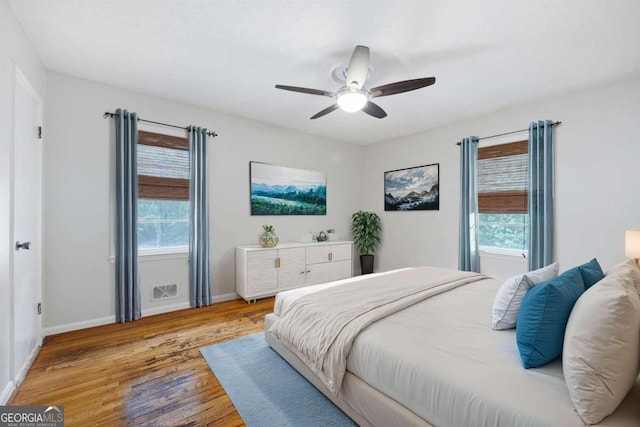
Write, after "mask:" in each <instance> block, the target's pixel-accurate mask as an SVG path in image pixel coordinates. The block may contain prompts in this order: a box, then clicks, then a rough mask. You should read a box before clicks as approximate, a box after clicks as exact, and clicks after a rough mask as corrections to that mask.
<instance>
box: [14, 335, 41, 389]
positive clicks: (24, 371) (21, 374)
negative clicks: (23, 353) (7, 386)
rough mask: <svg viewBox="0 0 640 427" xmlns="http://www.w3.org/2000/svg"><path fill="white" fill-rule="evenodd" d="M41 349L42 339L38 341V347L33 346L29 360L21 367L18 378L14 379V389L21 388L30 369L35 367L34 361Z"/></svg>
mask: <svg viewBox="0 0 640 427" xmlns="http://www.w3.org/2000/svg"><path fill="white" fill-rule="evenodd" d="M40 348H42V339H40V341H38V342H37V343H36V345H34V346H33V348H32V349H31V352H30V353H29V356H27V360H25V361H24V363H23V364H22V366H21V367H20V370H19V371H18V373H17V374H16V377H15V378H14V379H13V384H14V387H16V388H17V387H20V384H22V381H23V380H24V377H26V376H27V372H29V368H31V365H33V361H34V360H36V356H37V355H38V353H39V352H40Z"/></svg>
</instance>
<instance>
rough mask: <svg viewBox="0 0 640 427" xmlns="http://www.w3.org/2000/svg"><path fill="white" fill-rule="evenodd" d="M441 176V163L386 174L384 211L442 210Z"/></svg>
mask: <svg viewBox="0 0 640 427" xmlns="http://www.w3.org/2000/svg"><path fill="white" fill-rule="evenodd" d="M439 174H440V164H439V163H434V164H432V165H425V166H416V167H412V168H406V169H398V170H393V171H388V172H385V173H384V210H385V211H437V210H440V186H439V180H440V177H439Z"/></svg>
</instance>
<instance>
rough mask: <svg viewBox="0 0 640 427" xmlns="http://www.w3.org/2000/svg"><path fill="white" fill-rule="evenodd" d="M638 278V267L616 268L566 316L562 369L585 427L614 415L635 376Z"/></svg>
mask: <svg viewBox="0 0 640 427" xmlns="http://www.w3.org/2000/svg"><path fill="white" fill-rule="evenodd" d="M632 262H633V261H632ZM638 275H640V271H638V267H635V266H632V265H629V264H627V263H622V264H618V265H617V266H615V267H613V268H612V269H611V270H609V271H608V272H607V275H606V276H605V277H604V279H602V280H601V281H599V282H598V283H597V284H596V285H594V286H592V287H591V288H589V289H588V290H587V291H586V292H585V293H584V294H582V296H581V297H580V298H579V299H578V301H577V302H576V304H575V306H574V307H573V310H572V311H571V315H570V316H569V322H568V323H567V329H566V331H565V336H564V346H563V353H562V365H563V367H562V368H563V372H564V379H565V381H566V383H567V387H568V388H569V395H570V396H571V400H572V401H573V406H574V407H575V408H576V411H577V412H578V415H580V417H581V418H582V420H583V421H584V422H585V423H586V424H588V425H590V424H595V423H598V422H600V421H601V420H602V419H604V418H605V417H606V416H607V415H609V414H611V413H613V412H614V411H615V410H616V408H617V407H618V405H620V402H622V400H623V399H624V397H625V396H626V395H627V393H628V392H629V390H630V389H631V387H633V384H634V383H635V381H636V377H637V376H638V361H639V360H640V296H638V291H637V289H636V287H635V283H634V277H635V276H638ZM638 277H640V276H638Z"/></svg>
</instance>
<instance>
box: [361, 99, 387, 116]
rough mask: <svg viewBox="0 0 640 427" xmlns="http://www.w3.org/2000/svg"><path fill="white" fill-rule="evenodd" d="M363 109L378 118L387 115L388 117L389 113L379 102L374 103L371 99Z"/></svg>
mask: <svg viewBox="0 0 640 427" xmlns="http://www.w3.org/2000/svg"><path fill="white" fill-rule="evenodd" d="M362 111H364V112H365V113H367V114H368V115H370V116H373V117H375V118H376V119H384V118H385V117H387V113H386V112H385V111H384V110H383V109H382V108H380V106H379V105H378V104H374V103H373V102H371V101H367V103H366V104H365V105H364V107H362Z"/></svg>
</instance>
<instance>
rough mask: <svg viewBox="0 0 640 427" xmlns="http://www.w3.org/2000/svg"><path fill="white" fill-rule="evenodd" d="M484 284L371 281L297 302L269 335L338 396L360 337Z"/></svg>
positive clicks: (442, 279)
mask: <svg viewBox="0 0 640 427" xmlns="http://www.w3.org/2000/svg"><path fill="white" fill-rule="evenodd" d="M485 278H486V277H485V276H483V275H480V274H478V273H470V272H461V271H455V270H447V269H442V268H435V267H418V268H413V269H408V270H402V271H397V272H394V273H393V274H388V275H384V276H378V277H372V278H370V279H369V280H367V283H366V286H364V285H363V284H362V283H360V282H352V283H345V284H343V285H341V286H333V287H329V288H326V289H324V290H322V291H320V292H316V293H312V294H308V295H305V296H304V297H301V298H299V299H297V300H296V301H295V302H294V303H292V304H291V305H289V307H288V309H287V310H285V311H284V312H283V313H281V317H280V318H279V319H278V320H277V321H276V322H275V323H274V324H273V326H272V327H271V329H270V330H269V332H270V333H272V334H274V335H275V336H276V337H277V338H278V339H279V340H280V341H281V342H282V343H283V344H284V345H285V346H286V347H287V348H288V349H289V350H291V351H292V352H293V353H294V354H296V355H297V356H298V357H299V358H300V359H301V360H302V361H303V362H304V363H305V364H306V365H307V366H308V367H309V368H310V369H311V370H312V371H313V372H314V373H315V374H316V375H317V376H318V378H320V380H321V381H322V382H323V383H324V384H325V385H326V386H327V388H328V389H329V390H331V391H332V392H333V393H337V392H338V390H339V389H340V386H341V384H342V379H343V377H344V374H345V372H346V369H347V356H348V355H349V352H350V351H351V347H352V345H353V341H354V339H355V338H356V337H357V336H358V334H359V333H360V331H362V330H363V329H364V328H366V327H367V326H369V325H370V324H372V323H373V322H376V321H377V320H380V319H382V318H384V317H386V316H389V315H391V314H393V313H396V312H398V311H399V310H402V309H404V308H406V307H409V306H411V305H414V304H416V303H418V302H420V301H423V300H425V299H427V298H430V297H432V296H434V295H438V294H440V293H442V292H445V291H448V290H451V289H454V288H456V287H458V286H462V285H465V284H467V283H470V282H474V281H478V280H482V279H485Z"/></svg>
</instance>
